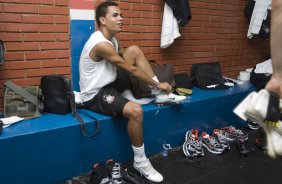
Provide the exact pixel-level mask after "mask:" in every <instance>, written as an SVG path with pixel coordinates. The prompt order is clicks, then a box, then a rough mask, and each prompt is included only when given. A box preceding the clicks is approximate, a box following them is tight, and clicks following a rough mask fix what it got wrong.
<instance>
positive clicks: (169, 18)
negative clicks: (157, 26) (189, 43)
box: [161, 3, 181, 48]
mask: <svg viewBox="0 0 282 184" xmlns="http://www.w3.org/2000/svg"><path fill="white" fill-rule="evenodd" d="M179 36H181V35H180V33H179V27H178V23H177V20H176V18H175V17H174V16H173V12H172V9H171V8H170V7H169V6H168V4H166V3H165V5H164V14H163V23H162V33H161V48H167V47H168V46H170V45H171V44H172V43H173V42H174V39H176V38H178V37H179Z"/></svg>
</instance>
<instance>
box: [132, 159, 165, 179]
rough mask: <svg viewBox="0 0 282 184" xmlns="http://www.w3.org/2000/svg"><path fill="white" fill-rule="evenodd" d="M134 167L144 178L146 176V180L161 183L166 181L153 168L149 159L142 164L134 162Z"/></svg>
mask: <svg viewBox="0 0 282 184" xmlns="http://www.w3.org/2000/svg"><path fill="white" fill-rule="evenodd" d="M133 167H134V168H135V169H136V170H137V171H138V172H139V173H140V174H141V175H142V176H144V177H145V178H147V179H148V180H150V181H153V182H157V183H160V182H162V181H163V179H164V178H163V176H162V175H161V174H160V173H159V172H158V171H156V170H155V169H154V168H153V166H152V164H151V162H150V161H149V159H147V160H146V161H144V162H141V163H136V162H134V163H133Z"/></svg>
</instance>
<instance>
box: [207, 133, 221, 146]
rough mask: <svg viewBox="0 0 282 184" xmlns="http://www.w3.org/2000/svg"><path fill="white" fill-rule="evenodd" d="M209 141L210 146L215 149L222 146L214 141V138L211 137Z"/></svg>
mask: <svg viewBox="0 0 282 184" xmlns="http://www.w3.org/2000/svg"><path fill="white" fill-rule="evenodd" d="M206 139H207V140H208V144H209V145H211V146H212V147H214V148H217V147H220V144H219V143H218V142H217V141H216V140H215V139H214V137H211V136H209V137H208V138H206Z"/></svg>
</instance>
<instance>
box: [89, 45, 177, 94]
mask: <svg viewBox="0 0 282 184" xmlns="http://www.w3.org/2000/svg"><path fill="white" fill-rule="evenodd" d="M91 56H92V57H93V56H95V57H99V58H104V59H106V60H107V61H109V62H110V63H111V64H113V65H115V66H116V67H119V68H122V69H123V70H125V71H127V72H128V73H129V74H130V75H133V76H135V77H136V78H138V79H140V80H142V81H143V82H145V83H147V84H150V85H152V86H154V87H156V88H158V89H162V90H166V91H167V89H163V86H162V85H161V86H160V83H157V82H156V81H154V80H153V79H151V78H150V77H149V76H148V75H147V74H146V73H145V72H143V71H142V70H140V69H139V68H137V67H136V66H134V65H131V64H129V63H128V62H126V60H125V59H124V58H122V57H121V56H120V55H119V54H118V53H117V52H116V51H115V49H114V47H113V46H112V45H111V44H109V43H107V42H101V43H99V44H97V45H96V46H95V47H94V48H93V49H92V50H91V54H90V57H91ZM92 57H91V59H94V58H92ZM170 90H171V89H170Z"/></svg>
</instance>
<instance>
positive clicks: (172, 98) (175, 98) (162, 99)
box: [155, 92, 186, 104]
mask: <svg viewBox="0 0 282 184" xmlns="http://www.w3.org/2000/svg"><path fill="white" fill-rule="evenodd" d="M185 99H186V96H180V95H175V94H173V93H169V94H167V93H163V92H162V93H160V94H158V95H156V97H155V103H158V104H162V103H179V102H181V101H183V100H185Z"/></svg>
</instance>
